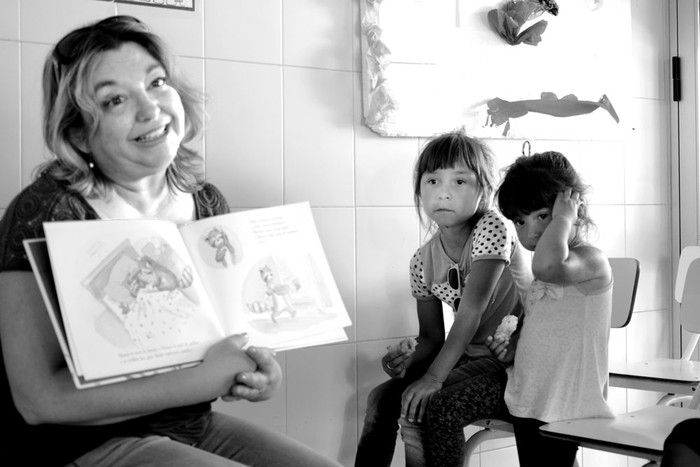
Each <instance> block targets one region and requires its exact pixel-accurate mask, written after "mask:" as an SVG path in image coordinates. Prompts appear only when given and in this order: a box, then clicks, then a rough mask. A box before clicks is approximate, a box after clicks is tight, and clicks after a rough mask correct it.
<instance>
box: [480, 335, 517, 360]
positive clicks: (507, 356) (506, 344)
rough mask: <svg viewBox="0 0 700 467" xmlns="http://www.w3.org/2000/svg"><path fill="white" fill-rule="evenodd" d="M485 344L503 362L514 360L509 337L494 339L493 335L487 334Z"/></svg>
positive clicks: (513, 351) (513, 350)
mask: <svg viewBox="0 0 700 467" xmlns="http://www.w3.org/2000/svg"><path fill="white" fill-rule="evenodd" d="M486 346H487V347H488V348H489V350H490V351H491V353H492V354H494V355H495V356H496V358H498V360H500V361H502V362H503V363H512V362H513V360H515V349H514V348H511V345H510V339H503V340H498V341H496V340H494V338H493V336H489V337H487V338H486Z"/></svg>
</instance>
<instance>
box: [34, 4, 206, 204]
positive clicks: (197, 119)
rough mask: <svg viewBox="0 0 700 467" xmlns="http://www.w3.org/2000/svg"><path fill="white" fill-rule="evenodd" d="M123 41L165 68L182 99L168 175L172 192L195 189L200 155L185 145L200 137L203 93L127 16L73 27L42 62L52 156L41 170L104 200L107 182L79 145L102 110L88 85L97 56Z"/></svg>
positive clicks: (46, 133) (156, 40)
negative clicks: (181, 125) (179, 136)
mask: <svg viewBox="0 0 700 467" xmlns="http://www.w3.org/2000/svg"><path fill="white" fill-rule="evenodd" d="M125 43H135V44H137V45H140V46H141V47H143V48H144V49H145V50H146V51H147V52H148V53H149V54H150V55H151V56H152V57H153V58H154V59H155V60H157V61H158V62H159V63H160V64H161V65H162V66H163V68H164V69H165V71H166V73H167V76H168V82H169V85H170V86H171V87H172V88H173V89H175V90H176V91H177V92H178V94H179V95H180V99H181V100H182V105H183V107H184V110H185V136H184V138H183V140H182V143H181V144H180V148H179V149H178V151H177V155H176V157H175V159H174V161H173V163H172V164H171V165H170V167H168V169H167V171H166V179H167V181H168V186H169V187H170V189H175V188H178V189H180V190H183V191H187V192H193V191H196V190H197V189H198V187H199V185H200V184H201V182H202V181H203V178H204V162H203V159H202V157H201V156H200V155H199V154H197V153H196V152H195V151H193V150H192V149H189V148H187V147H186V146H185V145H186V144H187V143H189V142H191V141H193V140H194V139H196V138H197V137H199V135H200V133H201V131H202V128H203V125H204V116H203V112H202V108H203V107H202V103H203V99H202V97H203V96H202V95H201V94H200V93H199V92H198V91H197V90H195V89H194V88H193V87H191V86H190V85H188V84H187V83H186V81H185V80H184V79H183V78H182V77H181V76H179V75H178V73H177V70H176V69H175V65H174V63H173V61H172V58H171V57H172V55H171V54H170V52H169V51H168V48H167V47H166V45H165V43H164V42H163V41H162V40H161V39H160V38H159V37H158V36H156V35H155V34H153V33H152V32H150V31H149V29H148V27H147V26H146V25H145V24H144V23H142V22H141V21H139V20H138V19H136V18H134V17H131V16H112V17H109V18H106V19H103V20H101V21H98V22H96V23H93V24H90V25H88V26H85V27H82V28H80V29H76V30H74V31H72V32H70V33H68V34H67V35H66V36H64V37H63V39H61V40H60V41H59V42H58V43H57V44H56V46H55V47H54V48H53V50H52V51H51V53H50V54H49V55H48V57H47V58H46V61H45V62H44V72H43V92H44V95H43V99H44V101H43V118H44V128H43V134H44V141H45V142H46V145H47V146H48V148H49V150H50V151H51V152H52V153H53V155H54V156H55V157H56V159H55V160H53V161H50V162H47V163H45V164H44V165H42V166H41V167H40V168H39V171H40V172H43V171H48V172H49V174H50V175H51V176H53V177H54V178H56V179H58V180H65V181H67V182H68V183H69V185H70V187H71V188H72V189H74V190H76V191H77V192H79V193H81V194H82V195H83V196H86V197H94V196H104V195H106V194H107V193H109V192H110V191H111V189H112V188H111V183H112V182H111V181H110V180H109V179H108V178H107V177H105V176H104V175H103V174H102V172H101V171H100V170H99V168H98V167H96V166H95V167H91V155H90V154H88V153H85V152H84V151H83V150H81V148H80V144H79V142H80V141H86V140H88V138H90V137H91V136H93V135H94V133H95V132H96V131H97V127H98V125H99V116H100V110H99V105H98V103H97V101H96V98H95V95H94V92H93V90H92V89H91V88H90V86H89V84H90V82H91V77H92V74H93V73H94V71H95V68H96V66H97V64H98V59H99V57H100V56H101V55H102V54H103V53H104V52H108V51H111V50H116V49H118V48H119V47H121V46H122V45H123V44H125Z"/></svg>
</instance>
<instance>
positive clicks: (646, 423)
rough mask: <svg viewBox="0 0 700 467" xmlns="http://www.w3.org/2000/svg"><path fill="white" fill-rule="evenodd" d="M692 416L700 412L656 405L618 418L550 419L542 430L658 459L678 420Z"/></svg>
mask: <svg viewBox="0 0 700 467" xmlns="http://www.w3.org/2000/svg"><path fill="white" fill-rule="evenodd" d="M689 418H700V413H698V411H696V410H691V409H686V408H679V407H671V406H660V405H655V406H652V407H647V408H645V409H642V410H637V411H635V412H629V413H624V414H620V415H617V416H616V417H615V418H586V419H579V420H565V421H561V422H555V423H549V424H547V425H543V426H542V427H540V432H541V433H542V434H543V435H545V436H550V437H553V438H559V439H564V440H568V441H575V442H577V443H579V444H580V445H581V446H583V447H587V448H593V449H598V450H602V451H608V452H613V453H616V454H622V455H626V456H632V457H641V458H644V459H650V460H656V461H658V460H660V459H661V457H662V456H663V444H664V440H665V439H666V437H667V436H668V435H669V434H670V433H671V431H672V430H673V428H674V427H675V426H676V425H677V424H678V423H680V422H682V421H683V420H687V419H689Z"/></svg>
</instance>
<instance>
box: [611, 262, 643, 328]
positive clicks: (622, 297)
mask: <svg viewBox="0 0 700 467" xmlns="http://www.w3.org/2000/svg"><path fill="white" fill-rule="evenodd" d="M608 261H609V262H610V267H611V268H612V275H613V280H614V281H615V282H614V285H613V297H612V316H611V320H610V327H612V328H623V327H625V326H627V324H628V323H629V322H630V319H632V311H633V309H634V301H635V299H636V298H637V283H638V282H639V260H637V259H636V258H609V259H608Z"/></svg>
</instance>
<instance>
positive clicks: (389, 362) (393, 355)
mask: <svg viewBox="0 0 700 467" xmlns="http://www.w3.org/2000/svg"><path fill="white" fill-rule="evenodd" d="M402 347H403V346H401V345H390V346H389V347H387V353H386V354H385V355H384V356H383V357H382V369H383V370H384V372H385V373H386V374H387V375H389V376H391V377H392V378H403V377H404V376H405V375H406V369H407V368H408V366H409V363H410V358H411V355H413V352H414V350H403V349H402Z"/></svg>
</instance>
